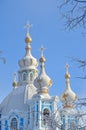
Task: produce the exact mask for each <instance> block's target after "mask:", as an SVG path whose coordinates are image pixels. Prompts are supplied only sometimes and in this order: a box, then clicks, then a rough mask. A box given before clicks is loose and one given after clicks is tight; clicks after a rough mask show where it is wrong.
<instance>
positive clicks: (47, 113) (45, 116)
mask: <svg viewBox="0 0 86 130" xmlns="http://www.w3.org/2000/svg"><path fill="white" fill-rule="evenodd" d="M49 117H50V111H49V109H47V108H45V109H44V110H43V121H44V123H43V124H44V125H48V124H49V121H50V119H49Z"/></svg>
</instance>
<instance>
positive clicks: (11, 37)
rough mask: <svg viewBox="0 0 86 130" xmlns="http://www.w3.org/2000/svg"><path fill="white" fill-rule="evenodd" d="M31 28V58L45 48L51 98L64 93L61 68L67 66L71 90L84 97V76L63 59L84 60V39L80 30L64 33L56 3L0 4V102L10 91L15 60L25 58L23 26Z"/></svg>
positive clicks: (20, 0)
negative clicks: (3, 59) (68, 66)
mask: <svg viewBox="0 0 86 130" xmlns="http://www.w3.org/2000/svg"><path fill="white" fill-rule="evenodd" d="M27 21H30V23H32V24H33V27H32V28H31V30H30V34H31V37H32V39H33V42H32V54H33V56H35V57H36V58H37V59H39V58H40V51H39V48H40V47H41V45H44V47H45V48H46V51H45V57H46V59H47V62H46V71H47V73H48V75H49V76H50V77H51V78H52V80H53V85H52V87H51V89H50V94H51V95H58V96H60V95H61V93H62V92H63V91H64V89H65V78H64V75H65V65H66V63H69V65H70V69H69V71H70V74H71V87H72V89H73V90H74V91H75V92H76V93H77V95H78V96H79V97H85V95H86V94H85V92H86V80H80V79H77V78H76V77H77V76H83V75H85V73H86V71H84V72H83V70H82V69H79V68H78V67H77V66H78V64H76V63H74V62H71V60H70V59H68V58H67V57H68V56H69V57H77V58H81V59H86V56H85V55H86V36H85V37H83V36H82V35H81V33H82V32H83V30H82V29H79V28H77V29H75V30H73V31H66V30H64V20H63V19H62V18H61V16H60V15H59V12H58V9H57V0H43V1H42V0H15V1H14V0H7V1H6V0H0V49H1V50H2V51H3V56H4V57H5V58H6V60H7V62H6V64H5V65H4V64H3V63H2V62H0V101H2V99H3V98H4V97H5V96H6V95H7V94H8V93H9V92H10V91H12V89H13V87H12V82H13V74H14V72H17V71H18V69H19V66H18V60H19V59H21V58H22V57H23V56H24V54H25V42H24V39H25V34H26V31H25V29H24V25H25V24H26V22H27Z"/></svg>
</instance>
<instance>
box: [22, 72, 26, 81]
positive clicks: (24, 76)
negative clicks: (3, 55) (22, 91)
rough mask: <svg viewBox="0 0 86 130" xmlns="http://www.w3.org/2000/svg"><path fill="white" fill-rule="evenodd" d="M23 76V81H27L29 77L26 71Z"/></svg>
mask: <svg viewBox="0 0 86 130" xmlns="http://www.w3.org/2000/svg"><path fill="white" fill-rule="evenodd" d="M22 77H23V81H25V80H26V79H27V73H26V72H24V73H23V76H22Z"/></svg>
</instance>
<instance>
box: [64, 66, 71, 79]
mask: <svg viewBox="0 0 86 130" xmlns="http://www.w3.org/2000/svg"><path fill="white" fill-rule="evenodd" d="M65 68H66V74H65V78H66V79H67V78H68V79H70V74H69V71H68V68H69V65H68V64H66V67H65Z"/></svg>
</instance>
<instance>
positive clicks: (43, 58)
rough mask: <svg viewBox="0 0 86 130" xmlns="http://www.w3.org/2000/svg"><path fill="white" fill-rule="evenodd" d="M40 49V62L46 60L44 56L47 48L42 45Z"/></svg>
mask: <svg viewBox="0 0 86 130" xmlns="http://www.w3.org/2000/svg"><path fill="white" fill-rule="evenodd" d="M40 50H41V58H40V62H46V59H45V57H44V50H45V48H44V47H43V46H42V47H41V48H40Z"/></svg>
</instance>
